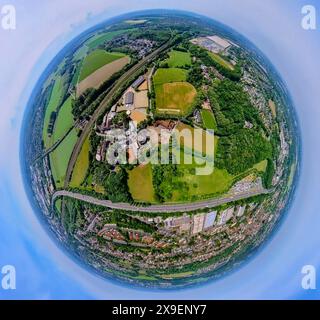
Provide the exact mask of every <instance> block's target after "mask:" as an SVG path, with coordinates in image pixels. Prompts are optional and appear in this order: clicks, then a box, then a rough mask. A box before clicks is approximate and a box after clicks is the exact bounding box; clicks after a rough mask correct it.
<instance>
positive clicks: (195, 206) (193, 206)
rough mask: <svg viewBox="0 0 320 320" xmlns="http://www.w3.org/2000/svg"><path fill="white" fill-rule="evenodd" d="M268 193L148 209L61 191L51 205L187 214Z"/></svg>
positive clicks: (266, 191)
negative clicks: (62, 200) (69, 202)
mask: <svg viewBox="0 0 320 320" xmlns="http://www.w3.org/2000/svg"><path fill="white" fill-rule="evenodd" d="M268 193H270V191H269V190H266V189H257V190H254V191H250V192H244V193H241V194H237V195H234V196H225V197H221V198H216V199H210V200H203V201H199V202H194V203H184V204H183V203H182V204H179V203H178V204H163V205H151V206H148V207H138V206H135V205H132V204H129V203H120V202H119V203H113V202H111V201H109V200H101V199H97V198H95V197H92V196H88V195H83V194H80V193H74V192H70V191H64V190H62V191H57V192H55V193H54V194H53V197H52V205H53V204H54V203H55V200H57V199H58V198H59V197H68V198H73V199H77V200H81V201H84V202H88V203H91V204H94V205H98V206H102V207H107V208H110V209H118V210H125V211H135V212H151V213H165V212H188V211H195V210H199V209H204V208H213V207H216V206H219V205H222V204H226V203H229V202H233V201H237V200H242V199H248V198H251V197H254V196H258V195H261V194H268Z"/></svg>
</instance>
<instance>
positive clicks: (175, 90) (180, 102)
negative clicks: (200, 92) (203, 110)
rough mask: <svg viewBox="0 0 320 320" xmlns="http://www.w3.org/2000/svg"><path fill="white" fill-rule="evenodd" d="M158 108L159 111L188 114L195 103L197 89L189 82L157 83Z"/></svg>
mask: <svg viewBox="0 0 320 320" xmlns="http://www.w3.org/2000/svg"><path fill="white" fill-rule="evenodd" d="M155 91H156V109H157V111H158V112H159V113H166V114H178V115H180V114H181V115H183V114H186V113H187V112H188V111H189V110H190V108H191V107H192V105H193V101H194V99H195V97H196V95H197V91H196V89H195V88H194V86H193V85H191V84H190V83H187V82H174V83H165V84H162V85H157V86H156V88H155Z"/></svg>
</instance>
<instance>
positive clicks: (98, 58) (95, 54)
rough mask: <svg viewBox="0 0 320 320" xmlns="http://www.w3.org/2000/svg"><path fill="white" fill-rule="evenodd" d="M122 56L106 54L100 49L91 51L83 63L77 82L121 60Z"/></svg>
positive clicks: (120, 54)
mask: <svg viewBox="0 0 320 320" xmlns="http://www.w3.org/2000/svg"><path fill="white" fill-rule="evenodd" d="M124 56H125V55H124V54H122V53H116V52H107V51H105V50H100V49H98V50H95V51H92V52H91V53H90V54H89V55H88V56H87V57H86V58H85V59H84V61H83V64H82V68H81V72H80V77H79V82H80V81H82V80H83V79H85V78H87V77H88V76H90V74H92V73H93V72H95V71H96V70H98V69H100V68H101V67H103V66H104V65H106V64H108V63H111V62H113V61H115V60H118V59H120V58H123V57H124Z"/></svg>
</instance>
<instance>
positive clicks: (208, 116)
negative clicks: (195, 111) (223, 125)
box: [201, 110, 217, 130]
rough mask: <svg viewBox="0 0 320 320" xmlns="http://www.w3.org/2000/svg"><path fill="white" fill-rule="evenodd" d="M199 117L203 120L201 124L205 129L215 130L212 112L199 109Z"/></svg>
mask: <svg viewBox="0 0 320 320" xmlns="http://www.w3.org/2000/svg"><path fill="white" fill-rule="evenodd" d="M201 117H202V121H203V125H204V127H205V128H206V129H209V130H216V129H217V122H216V119H215V117H214V114H213V113H212V112H211V111H210V110H201Z"/></svg>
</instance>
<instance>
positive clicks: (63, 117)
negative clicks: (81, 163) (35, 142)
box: [53, 97, 73, 143]
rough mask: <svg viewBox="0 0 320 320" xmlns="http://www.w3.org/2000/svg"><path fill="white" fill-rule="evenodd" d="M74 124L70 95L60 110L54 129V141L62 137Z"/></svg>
mask: <svg viewBox="0 0 320 320" xmlns="http://www.w3.org/2000/svg"><path fill="white" fill-rule="evenodd" d="M72 126H73V115H72V99H71V97H69V98H68V99H67V100H66V101H65V102H64V104H63V105H62V107H61V108H60V110H59V113H58V116H57V119H56V122H55V126H54V130H53V143H55V142H57V141H58V140H59V139H61V138H62V137H63V136H64V135H65V134H66V133H67V131H68V130H69V129H70V128H71V127H72Z"/></svg>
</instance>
